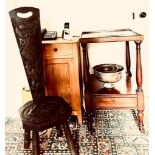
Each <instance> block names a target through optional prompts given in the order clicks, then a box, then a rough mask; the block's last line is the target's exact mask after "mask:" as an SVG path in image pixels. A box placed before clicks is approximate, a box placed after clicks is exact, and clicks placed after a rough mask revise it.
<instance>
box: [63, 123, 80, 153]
mask: <svg viewBox="0 0 155 155" xmlns="http://www.w3.org/2000/svg"><path fill="white" fill-rule="evenodd" d="M63 128H64V133H65V136H66V140H67V143H68V147H69V150H70V152H71V154H72V155H79V153H78V151H77V150H76V145H75V142H74V140H73V137H72V135H71V131H70V128H69V125H68V122H67V121H66V123H64V124H63Z"/></svg>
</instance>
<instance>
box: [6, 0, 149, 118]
mask: <svg viewBox="0 0 155 155" xmlns="http://www.w3.org/2000/svg"><path fill="white" fill-rule="evenodd" d="M21 6H33V7H37V8H39V9H40V15H41V25H42V27H46V28H47V29H48V30H56V31H58V36H61V33H62V30H63V26H64V22H70V26H71V31H72V33H73V35H80V34H81V32H82V31H88V30H101V29H117V28H119V29H120V28H131V29H134V30H138V32H139V31H140V33H142V34H145V38H146V40H145V42H144V43H143V45H142V49H144V53H143V54H142V56H143V59H144V60H145V65H144V64H143V66H144V71H143V74H144V75H145V76H144V81H145V82H144V85H145V87H146V88H145V89H146V92H147V75H148V72H147V67H148V66H147V62H148V53H147V49H148V48H147V40H148V38H147V23H148V22H147V19H145V20H144V19H140V18H138V14H139V13H140V12H141V11H147V8H148V7H147V0H144V1H140V0H136V1H135V0H117V1H116V0H115V1H114V0H108V1H107V0H92V1H90V0H84V1H83V0H40V1H38V0H22V1H21V0H7V1H6V91H7V92H6V115H18V114H17V109H18V108H19V107H20V106H21V104H22V91H21V90H22V88H23V86H26V85H27V80H26V77H25V73H24V70H23V66H22V62H21V59H20V55H19V50H18V47H17V43H16V40H15V36H14V34H13V29H12V26H11V22H10V19H9V15H8V11H9V10H12V9H14V8H17V7H21ZM132 12H135V13H136V19H135V20H132ZM124 50H125V46H124V43H120V44H116V43H112V44H111V43H107V44H96V45H95V44H93V45H90V60H91V64H92V66H93V65H95V64H99V63H103V62H113V63H118V64H122V65H124V62H125V59H124V58H125V53H124ZM131 50H132V52H131V55H133V56H134V59H133V60H132V64H135V60H136V59H135V46H132V47H131ZM132 70H134V68H133V66H132Z"/></svg>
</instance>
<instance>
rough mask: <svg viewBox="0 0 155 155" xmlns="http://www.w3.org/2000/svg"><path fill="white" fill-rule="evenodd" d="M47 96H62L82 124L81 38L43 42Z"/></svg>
mask: <svg viewBox="0 0 155 155" xmlns="http://www.w3.org/2000/svg"><path fill="white" fill-rule="evenodd" d="M42 45H43V63H44V72H45V89H46V90H45V91H46V95H52V96H54V95H55V96H57V95H58V96H62V97H63V98H64V99H65V100H66V101H68V102H69V103H70V105H71V107H72V110H73V111H72V114H73V115H76V116H77V118H78V123H80V124H81V123H82V114H81V96H80V79H79V77H80V61H79V60H80V58H79V56H80V50H79V38H78V37H74V38H73V40H72V41H67V40H64V39H62V38H57V39H56V40H52V41H43V42H42Z"/></svg>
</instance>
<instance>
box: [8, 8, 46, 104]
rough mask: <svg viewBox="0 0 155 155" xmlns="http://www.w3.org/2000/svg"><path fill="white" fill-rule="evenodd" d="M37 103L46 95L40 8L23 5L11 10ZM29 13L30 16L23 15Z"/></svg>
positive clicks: (15, 31) (34, 99) (25, 66)
mask: <svg viewBox="0 0 155 155" xmlns="http://www.w3.org/2000/svg"><path fill="white" fill-rule="evenodd" d="M9 13H10V17H11V22H12V26H13V29H14V33H15V36H16V40H17V43H18V47H19V50H20V54H21V58H22V61H23V65H24V68H25V72H26V75H27V79H28V83H29V86H30V90H31V93H32V98H33V102H34V103H35V104H37V103H39V102H37V101H38V100H40V98H42V97H43V96H44V92H45V91H44V80H43V79H44V77H43V63H42V50H41V26H40V14H39V9H37V8H33V7H21V8H17V9H14V10H12V11H10V12H9ZM24 15H27V16H28V17H23V16H24Z"/></svg>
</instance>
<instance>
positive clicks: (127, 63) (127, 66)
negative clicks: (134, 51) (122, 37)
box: [126, 41, 132, 77]
mask: <svg viewBox="0 0 155 155" xmlns="http://www.w3.org/2000/svg"><path fill="white" fill-rule="evenodd" d="M130 68H131V60H130V48H129V41H126V70H127V71H126V73H127V75H128V76H129V77H131V76H132V73H131V71H130Z"/></svg>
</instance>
